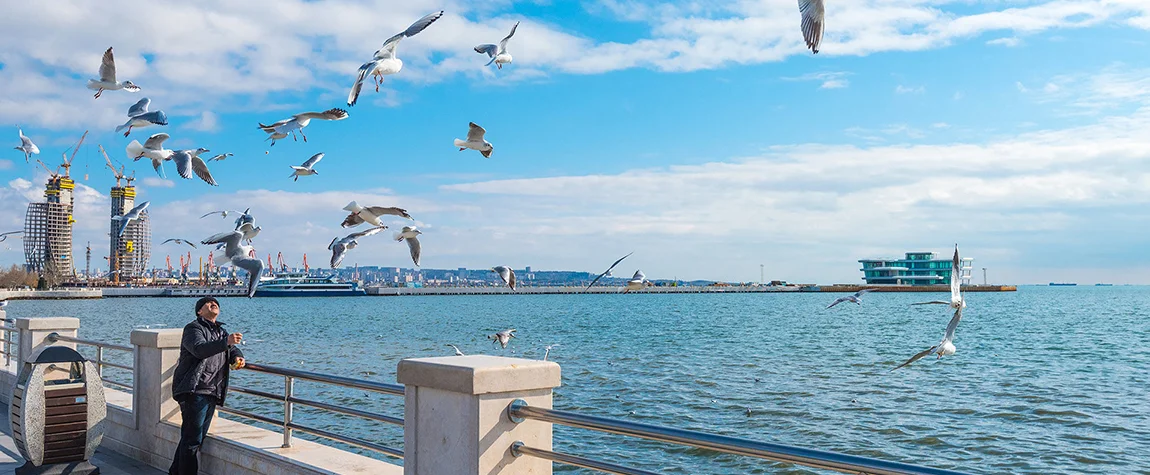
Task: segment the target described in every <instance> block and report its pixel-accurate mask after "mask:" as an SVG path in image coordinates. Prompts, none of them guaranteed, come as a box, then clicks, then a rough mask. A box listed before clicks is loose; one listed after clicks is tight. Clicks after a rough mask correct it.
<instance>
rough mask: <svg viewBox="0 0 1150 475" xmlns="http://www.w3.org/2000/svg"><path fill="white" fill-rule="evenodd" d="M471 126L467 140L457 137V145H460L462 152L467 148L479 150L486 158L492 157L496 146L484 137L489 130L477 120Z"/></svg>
mask: <svg viewBox="0 0 1150 475" xmlns="http://www.w3.org/2000/svg"><path fill="white" fill-rule="evenodd" d="M469 126H470V128H469V129H468V130H467V140H466V141H464V140H459V139H455V146H456V147H459V151H460V152H462V151H464V150H467V149H472V150H478V151H479V153H481V154H483V157H484V158H491V152H493V151H495V147H492V146H491V142H488V141H486V140H484V139H483V134H486V133H487V131H486V130H484V129H483V127H480V126H479V125H477V124H476V123H475V122H471V123H469Z"/></svg>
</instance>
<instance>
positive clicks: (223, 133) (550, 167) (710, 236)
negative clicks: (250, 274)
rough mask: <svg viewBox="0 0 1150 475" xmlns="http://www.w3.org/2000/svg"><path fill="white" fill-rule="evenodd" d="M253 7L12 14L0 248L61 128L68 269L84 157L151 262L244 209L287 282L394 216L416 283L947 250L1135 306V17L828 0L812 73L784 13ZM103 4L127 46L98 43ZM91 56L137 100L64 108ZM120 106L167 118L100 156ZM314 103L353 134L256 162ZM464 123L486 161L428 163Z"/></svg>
mask: <svg viewBox="0 0 1150 475" xmlns="http://www.w3.org/2000/svg"><path fill="white" fill-rule="evenodd" d="M278 5H279V6H280V7H282V8H278V9H274V10H272V11H267V10H259V11H253V10H252V9H250V8H247V7H245V6H244V5H242V4H238V3H237V4H228V3H224V4H211V5H208V4H203V5H201V4H187V3H176V2H173V1H172V0H159V1H156V2H150V3H147V4H138V3H130V2H127V1H126V0H109V1H107V2H101V3H98V4H76V5H68V6H67V8H57V7H56V6H53V5H50V4H46V3H42V2H41V3H37V2H31V3H16V4H13V5H9V7H10V8H9V10H8V13H9V15H8V16H6V19H0V24H3V26H4V28H0V38H2V39H3V41H4V44H6V45H9V48H7V49H6V50H5V52H3V53H0V124H8V125H6V126H3V127H0V136H3V137H6V139H5V141H6V142H5V143H8V144H9V145H6V146H4V147H0V201H2V202H3V203H5V204H6V206H3V207H0V232H4V231H10V230H16V229H20V228H22V227H23V222H24V215H25V209H26V207H27V204H28V203H29V202H31V201H39V200H41V199H42V198H43V196H42V190H43V184H44V181H45V179H46V178H47V176H48V173H47V172H46V171H45V170H44V169H43V168H42V167H40V165H38V164H37V163H36V161H35V160H32V161H31V163H26V162H25V161H24V156H23V153H22V152H20V151H17V150H13V148H12V147H14V146H16V145H18V144H19V138H18V136H17V133H16V128H15V127H14V125H16V124H19V126H20V127H21V128H22V130H23V132H24V134H25V135H27V136H29V137H31V138H32V139H33V140H34V141H36V143H37V144H38V145H39V147H40V149H41V153H40V154H39V155H34V156H33V158H34V159H40V160H43V161H44V162H45V163H46V164H47V165H48V166H49V167H50V168H53V169H54V168H55V166H56V165H57V162H58V161H59V157H60V154H61V153H62V152H64V151H65V150H67V149H68V148H69V147H70V146H71V144H73V143H75V142H76V140H77V139H79V137H80V135H81V134H82V133H83V132H84V130H89V131H90V133H89V135H88V137H87V139H86V141H85V145H84V146H83V147H81V149H80V151H79V153H78V154H77V158H76V162H75V164H74V165H73V167H72V169H71V175H72V177H73V178H74V179H75V180H76V189H75V199H76V203H77V207H76V210H75V213H74V217H75V219H76V223H75V236H74V239H73V246H74V251H73V256H74V260H75V263H76V266H77V267H78V268H80V269H83V266H82V264H83V251H84V247H85V245H86V244H87V243H88V242H91V243H92V246H93V258H92V261H93V265H94V266H96V265H99V266H100V267H105V268H106V263H105V262H104V261H103V259H102V257H103V256H105V255H106V254H107V249H106V247H107V242H108V240H109V239H108V236H107V235H106V233H107V232H108V227H109V220H108V214H109V203H110V197H109V189H110V188H111V186H112V185H113V184H114V182H115V180H114V178H113V176H112V173H111V172H110V171H109V170H108V169H107V168H106V167H104V160H103V158H102V157H101V156H100V154H99V152H98V150H97V144H102V145H103V147H104V148H105V149H106V150H107V151H108V153H109V155H110V156H111V157H112V158H113V159H115V160H117V161H119V162H122V163H124V164H126V165H127V167H128V170H127V171H128V173H131V172H132V171H135V173H136V175H135V176H136V178H137V181H136V183H135V184H136V185H138V186H139V189H138V198H137V201H145V200H148V201H151V203H152V204H151V207H150V208H149V213H150V214H151V220H152V236H153V243H154V244H155V245H154V247H153V248H152V249H151V255H152V258H151V265H150V266H149V267H152V266H155V267H162V264H163V263H164V257H165V256H167V255H170V256H171V257H172V258H173V259H175V258H176V256H177V255H180V254H184V253H186V252H187V250H188V249H187V247H186V246H183V247H181V246H179V245H173V244H166V245H163V246H161V245H159V244H158V243H160V242H162V241H163V240H165V239H168V238H183V239H188V240H191V241H194V242H197V243H198V242H199V241H200V240H202V239H204V238H205V237H207V236H209V235H211V234H214V233H216V232H220V231H223V230H227V229H229V228H230V226H231V219H220V218H218V217H209V218H205V219H199V216H200V215H202V214H204V213H206V212H209V211H214V210H220V209H240V210H242V209H244V208H247V207H251V208H252V211H253V213H254V214H255V215H256V217H257V220H258V221H259V224H260V225H261V226H262V228H263V231H262V233H261V234H260V235H259V237H257V238H256V240H255V247H256V250H257V252H258V253H259V255H260V256H265V255H266V254H267V253H269V252H270V253H271V254H272V255H273V257H274V256H275V255H276V254H277V253H278V252H283V253H284V254H285V257H287V258H288V259H289V260H290V262H292V263H293V264H295V265H298V264H299V263H300V259H301V256H302V255H303V254H304V253H306V254H307V255H308V258H309V261H311V263H312V264H313V267H315V266H314V264H323V263H326V262H327V261H328V259H329V258H330V254H328V251H327V250H326V247H327V245H328V243H329V242H330V241H331V240H332V238H335V237H342V236H345V235H347V234H348V233H349V232H354V231H357V230H362V229H363V227H359V228H350V229H345V228H341V227H340V222H341V221H342V219H343V218H344V216H346V212H345V211H343V210H342V208H343V207H344V205H346V204H347V203H348V202H350V201H353V200H354V201H357V202H359V203H360V204H364V205H380V206H398V207H401V208H404V209H406V210H408V211H409V212H410V213H411V215H412V216H413V217H414V218H415V221H414V222H411V221H405V220H388V221H387V222H386V224H387V225H388V226H389V227H390V228H391V229H389V230H388V231H387V232H385V233H381V234H379V235H376V236H372V237H369V238H366V239H364V240H363V241H361V242H360V246H359V247H357V248H356V249H354V250H353V251H351V252H350V253H349V254H348V257H347V262H356V261H358V262H360V263H371V264H379V265H389V266H390V265H397V266H406V265H411V260H410V258H409V257H408V251H407V247H406V245H404V244H403V243H400V242H395V241H394V240H392V238H391V233H392V232H393V231H398V230H399V228H401V227H402V226H404V225H405V224H408V225H409V224H413V223H414V224H415V225H418V226H419V228H420V229H421V230H422V231H423V233H424V234H423V235H422V236H420V240H421V242H422V246H423V255H422V258H421V264H422V265H423V266H425V267H429V268H453V267H460V266H464V267H468V268H488V267H491V266H495V265H508V266H512V267H515V268H522V267H523V266H524V265H525V264H526V263H528V262H530V263H531V264H532V266H533V267H536V268H538V269H570V270H579V271H586V272H592V273H597V272H601V271H602V270H603V269H605V268H606V267H607V266H608V265H610V263H611V262H613V261H614V260H615V259H617V258H619V257H620V256H622V255H624V254H626V253H628V252H632V251H634V252H635V254H634V255H632V256H631V257H629V258H628V259H627V260H626V261H625V262H624V264H622V265H621V267H620V268H618V269H616V272H615V273H616V274H617V275H623V274H629V273H632V272H634V270H635V269H642V270H643V271H644V273H646V274H647V276H648V277H649V278H651V279H656V280H657V279H673V278H676V277H677V278H678V279H680V280H712V281H731V282H757V281H759V277H760V267H759V266H760V265H763V266H764V270H763V274H764V278H765V280H767V281H770V280H786V281H790V282H809V283H859V282H862V279H861V277H862V272H861V271H860V266H859V263H858V260H859V259H865V258H879V257H894V256H900V255H902V253H904V252H907V251H911V250H916V251H917V250H923V251H932V252H936V253H940V254H942V253H945V252H946V251H947V250H948V249H949V248H951V247H952V246H953V245H954V243H955V242H957V243H958V244H959V246H960V248H961V249H962V253H963V255H964V256H968V257H972V258H974V259H975V261H974V273H973V278H972V280H973V281H974V282H978V283H981V282H982V268H983V267H985V268H987V274H988V280H989V282H991V283H1006V284H1021V283H1044V282H1050V281H1056V282H1062V281H1069V282H1078V283H1080V284H1093V283H1096V282H1107V283H1138V284H1150V253H1146V252H1145V247H1146V243H1145V239H1144V238H1143V237H1142V236H1144V235H1145V234H1146V230H1147V226H1148V225H1150V211H1148V209H1150V208H1148V207H1147V206H1146V205H1147V204H1148V203H1150V186H1147V184H1150V136H1148V135H1147V134H1146V132H1145V131H1146V130H1150V79H1148V78H1150V56H1147V55H1145V54H1142V53H1141V52H1142V51H1143V50H1144V49H1145V47H1146V43H1147V41H1148V40H1150V36H1147V33H1148V32H1150V4H1143V3H1139V2H1133V1H1118V2H1108V3H1105V4H1103V3H1099V2H1095V1H1088V0H1057V1H1056V0H1032V1H1026V2H1005V3H1003V2H964V1H957V0H953V1H951V0H944V1H941V2H938V1H933V2H926V1H924V0H895V1H894V2H893V3H891V2H890V1H879V0H863V1H860V2H852V3H848V4H842V5H838V4H836V5H828V10H827V21H826V26H827V30H826V36H825V39H824V41H823V44H822V47H821V49H820V52H819V53H818V54H817V55H813V54H811V53H810V51H809V50H807V49H806V48H805V47H804V46H803V44H802V36H801V33H800V30H799V12H798V8H797V6H796V5H795V4H794V2H791V3H786V2H766V1H763V2H749V3H748V2H729V3H724V2H718V3H707V4H705V5H703V4H698V3H688V2H677V3H662V2H661V3H654V2H647V1H643V0H636V1H630V0H629V1H625V2H617V1H599V0H592V1H590V2H569V3H558V4H539V3H535V2H505V3H498V4H493V5H487V4H483V5H479V4H471V3H466V2H447V3H443V2H434V3H433V2H424V1H415V2H404V3H400V4H395V5H391V4H388V5H387V10H388V14H387V15H382V16H381V15H379V14H378V12H379V11H380V10H381V4H377V2H372V1H366V0H365V1H362V2H357V1H348V2H334V1H329V0H318V1H303V0H284V1H282V2H280V3H279V4H278ZM441 9H442V10H444V11H445V14H444V16H443V17H442V18H441V19H440V20H439V21H437V22H436V23H435V24H433V25H431V26H430V27H428V28H427V29H426V30H425V31H423V32H421V33H420V34H419V35H417V36H414V37H411V38H408V39H405V40H403V42H402V44H401V46H400V47H399V56H400V57H401V58H403V60H404V62H405V65H404V69H403V70H402V71H401V72H400V73H398V74H395V75H392V76H388V77H387V79H386V80H385V81H384V83H383V85H382V86H381V89H380V92H378V93H376V92H375V90H374V87H365V88H364V90H363V94H362V95H361V96H360V99H359V103H358V104H357V105H356V106H354V107H348V106H347V105H346V98H347V94H348V90H349V88H350V87H351V85H352V83H353V81H354V79H355V73H356V68H358V67H359V65H360V64H361V63H362V62H363V61H365V60H367V59H369V58H370V57H371V54H372V52H373V51H375V50H376V49H378V48H379V47H380V44H381V43H382V41H384V40H385V39H386V38H387V37H389V36H391V35H392V34H394V33H395V32H398V31H401V30H402V29H403V28H405V27H406V26H407V25H408V24H410V23H411V22H412V21H414V20H415V19H417V18H419V17H421V16H423V15H425V14H427V13H430V12H432V11H437V10H441ZM123 11H131V12H133V15H138V16H140V17H144V18H149V19H150V21H148V22H143V23H142V24H140V25H135V26H134V27H133V28H130V29H128V28H122V27H120V26H121V25H122V23H121V22H122V12H123ZM173 15H179V16H180V18H181V19H182V20H183V21H180V22H177V21H175V20H174V17H173ZM517 21H518V22H521V23H520V26H519V27H518V29H517V32H516V34H515V37H514V38H513V40H511V42H510V44H509V51H510V52H511V53H512V54H513V55H514V58H515V59H514V62H512V63H509V64H506V65H504V67H503V68H502V69H495V66H494V65H492V66H490V67H485V66H484V64H485V63H486V62H487V61H488V59H486V55H481V54H477V53H476V52H475V51H473V50H472V48H473V47H474V46H475V45H476V44H480V43H488V42H492V41H498V39H500V38H502V37H503V36H505V35H506V34H507V31H508V30H509V28H510V27H511V25H513V24H514V23H515V22H517ZM173 24H180V25H183V26H186V28H188V30H186V31H185V30H184V29H183V28H172V27H171V26H170V25H173ZM235 24H242V25H246V27H245V28H242V29H240V28H233V27H232V26H231V25H235ZM188 31H195V32H196V33H195V35H194V39H191V40H190V39H189V33H188ZM49 35H50V37H49ZM109 46H112V47H114V48H115V54H116V61H117V71H118V77H120V78H122V79H130V80H131V81H132V82H134V83H135V84H137V85H139V86H140V87H141V88H142V90H141V91H140V92H138V93H129V92H125V91H106V92H104V93H103V94H102V95H101V97H100V98H99V99H93V98H92V94H93V92H92V91H89V90H87V89H86V88H85V87H84V84H85V82H86V81H87V79H88V78H91V77H94V76H95V75H96V72H97V68H98V66H99V63H100V57H101V55H102V53H103V52H104V50H105V49H107V48H108V47H109ZM143 97H148V98H150V99H151V101H152V102H151V107H152V108H153V109H162V110H164V111H165V112H166V114H167V115H168V119H169V125H167V126H163V127H148V128H143V129H140V130H134V131H133V132H132V134H131V135H130V136H129V137H123V135H122V134H116V133H115V132H114V129H115V127H116V126H117V125H120V124H122V123H124V121H125V120H126V116H125V113H126V111H127V109H128V107H129V106H130V105H131V104H133V103H134V102H135V101H137V100H139V99H141V98H143ZM332 107H342V108H344V109H347V110H348V113H349V114H350V116H349V117H348V118H347V119H345V120H341V121H316V122H313V123H312V124H311V125H309V126H308V127H307V130H306V131H307V137H308V141H307V142H304V141H303V140H302V138H301V139H300V140H298V141H295V140H292V138H291V137H290V136H289V137H287V138H284V139H281V140H279V142H278V143H277V144H276V146H275V147H270V146H269V143H268V142H266V141H265V138H266V137H267V134H266V133H264V132H261V131H260V130H258V129H257V127H256V125H257V124H258V123H269V122H273V121H276V120H279V119H284V118H288V117H290V116H291V115H292V114H295V113H299V112H304V111H322V110H327V109H330V108H332ZM472 121H474V122H476V123H477V124H479V125H481V126H483V127H484V128H485V129H486V130H487V133H486V136H485V138H486V139H487V140H488V141H490V142H491V143H492V144H493V145H494V153H493V154H492V156H491V157H490V158H484V157H483V156H481V155H480V154H479V152H477V151H474V150H467V151H463V152H460V151H458V148H457V147H454V146H453V144H452V140H453V139H456V138H464V137H465V136H466V134H467V131H468V122H472ZM157 132H165V133H168V134H170V135H171V137H172V138H171V139H170V140H169V141H168V143H166V145H168V146H169V147H171V148H181V149H182V148H195V147H205V148H208V149H210V150H211V152H210V153H209V154H207V155H208V156H211V155H215V154H217V153H227V152H230V153H233V154H234V155H233V156H230V157H228V158H227V159H226V160H225V161H221V162H211V163H210V164H209V166H210V167H211V170H212V173H213V175H214V176H215V178H216V180H217V181H218V182H219V184H220V186H219V187H211V186H209V185H207V184H206V183H204V182H202V181H200V180H199V179H192V180H185V179H182V178H180V177H179V176H178V175H177V173H176V170H175V167H174V166H173V164H172V163H170V162H169V163H166V164H165V165H164V166H165V170H166V178H164V179H161V178H160V177H159V176H157V175H156V173H155V172H154V171H153V170H152V167H151V164H150V163H149V162H148V161H147V160H141V161H138V162H134V161H132V160H130V159H128V158H127V157H126V155H125V152H124V150H125V147H126V145H127V144H128V143H129V142H130V141H131V140H140V141H144V140H146V138H147V137H148V136H149V135H150V134H153V133H157ZM265 152H267V153H266V154H265ZM319 152H323V153H325V157H324V159H323V160H322V161H321V162H319V163H318V164H317V165H316V170H317V171H318V172H319V174H318V175H314V176H303V177H300V178H299V180H298V181H292V179H291V178H290V177H289V175H291V169H290V168H289V165H299V164H301V163H303V162H304V161H305V160H306V159H307V158H308V157H310V156H312V155H313V154H315V153H319ZM85 176H87V177H86V178H85ZM203 255H206V250H204V249H200V250H197V251H194V252H193V256H194V257H196V256H203ZM405 262H406V264H405ZM23 263H24V255H23V252H22V249H21V241H19V240H17V239H13V238H9V239H8V240H7V241H5V242H2V243H0V265H4V266H8V265H11V264H21V265H22V264H23Z"/></svg>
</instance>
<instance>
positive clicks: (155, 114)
mask: <svg viewBox="0 0 1150 475" xmlns="http://www.w3.org/2000/svg"><path fill="white" fill-rule="evenodd" d="M151 104H152V100H151V99H148V98H147V97H145V98H143V99H140V100H139V102H136V103H135V104H133V105H132V107H129V108H128V121H127V122H124V125H119V126H116V132H119V131H121V130H124V129H128V130H127V131H126V132H124V137H127V136H128V134H130V133H132V128H133V127H134V128H141V127H147V126H149V125H168V116H167V115H166V114H164V111H150V112H149V111H148V106H149V105H151Z"/></svg>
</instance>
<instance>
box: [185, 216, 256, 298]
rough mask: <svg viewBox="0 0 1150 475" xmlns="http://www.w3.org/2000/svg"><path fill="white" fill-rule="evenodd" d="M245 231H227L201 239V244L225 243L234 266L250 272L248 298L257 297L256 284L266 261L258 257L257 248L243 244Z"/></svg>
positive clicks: (228, 256)
mask: <svg viewBox="0 0 1150 475" xmlns="http://www.w3.org/2000/svg"><path fill="white" fill-rule="evenodd" d="M243 238H244V233H242V232H240V231H225V232H222V233H219V234H216V235H214V236H212V237H209V238H207V239H204V240H203V241H200V244H221V243H222V244H224V246H225V247H224V255H225V256H227V258H228V260H229V261H231V263H232V265H233V266H236V267H238V268H240V269H243V270H245V271H247V272H248V298H252V297H255V295H256V286H257V285H258V284H259V282H260V276H261V275H263V273H264V263H263V261H261V260H259V258H258V257H256V250H255V249H254V248H253V247H251V246H245V245H243V244H241V240H242V239H243Z"/></svg>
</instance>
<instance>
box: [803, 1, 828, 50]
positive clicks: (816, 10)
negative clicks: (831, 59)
mask: <svg viewBox="0 0 1150 475" xmlns="http://www.w3.org/2000/svg"><path fill="white" fill-rule="evenodd" d="M799 13H802V15H803V23H802V26H803V40H804V41H806V42H807V48H810V49H811V52H813V53H814V54H819V43H822V42H823V16H824V13H826V8H825V6H824V4H823V0H799Z"/></svg>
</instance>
